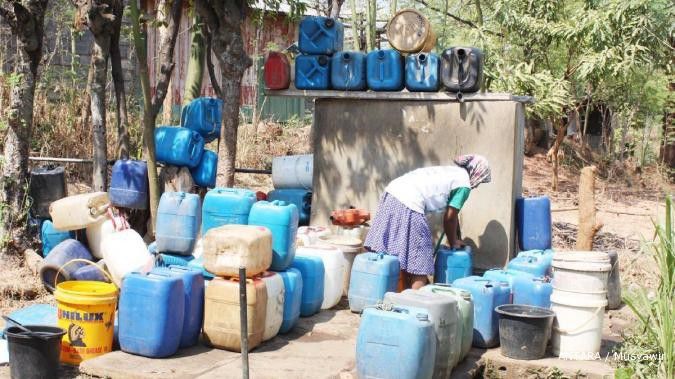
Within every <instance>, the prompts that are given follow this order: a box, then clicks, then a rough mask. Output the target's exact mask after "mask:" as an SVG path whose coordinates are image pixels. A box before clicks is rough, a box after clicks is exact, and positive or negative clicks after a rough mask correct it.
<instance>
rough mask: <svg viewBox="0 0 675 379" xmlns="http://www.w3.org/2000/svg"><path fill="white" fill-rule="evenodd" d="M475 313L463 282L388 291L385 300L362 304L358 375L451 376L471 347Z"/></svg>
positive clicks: (357, 351) (357, 353)
mask: <svg viewBox="0 0 675 379" xmlns="http://www.w3.org/2000/svg"><path fill="white" fill-rule="evenodd" d="M473 319H474V310H473V300H472V295H471V293H470V292H468V291H465V290H462V289H459V288H453V287H449V286H447V285H428V286H425V287H423V288H422V289H421V290H418V291H415V290H405V291H403V292H401V293H395V292H387V293H386V294H385V296H384V302H383V303H379V304H378V305H376V306H368V307H366V308H365V309H364V310H363V316H362V321H361V325H360V327H359V332H358V337H357V345H356V368H357V372H358V375H359V377H368V376H373V375H378V377H417V378H431V377H434V378H448V377H450V375H451V373H452V370H453V369H454V367H455V366H456V365H457V364H458V363H459V362H461V361H462V360H463V359H464V358H465V357H466V355H467V354H468V352H469V350H470V348H471V341H472V338H473V334H474V331H473V330H474V320H473ZM392 331H395V332H392ZM383 345H384V346H387V348H386V349H382V346H383ZM404 373H405V374H406V376H402V375H403V374H404Z"/></svg>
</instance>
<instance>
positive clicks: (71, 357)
mask: <svg viewBox="0 0 675 379" xmlns="http://www.w3.org/2000/svg"><path fill="white" fill-rule="evenodd" d="M71 262H72V261H71ZM68 263H70V262H68ZM68 263H67V264H68ZM64 266H65V265H64ZM104 273H105V271H104ZM105 274H106V276H107V273H105ZM57 276H58V274H57ZM117 293H118V291H117V287H116V286H115V285H114V284H111V283H104V282H92V281H68V282H62V283H59V284H57V285H56V291H55V292H54V297H55V298H56V301H57V309H58V313H57V319H58V326H59V327H61V328H63V329H64V330H65V331H66V334H65V335H64V336H63V340H62V341H61V362H63V363H67V364H71V365H79V364H80V363H81V362H82V361H85V360H87V359H91V358H94V357H97V356H99V355H102V354H105V353H108V352H110V351H112V345H113V332H114V323H115V308H116V307H117Z"/></svg>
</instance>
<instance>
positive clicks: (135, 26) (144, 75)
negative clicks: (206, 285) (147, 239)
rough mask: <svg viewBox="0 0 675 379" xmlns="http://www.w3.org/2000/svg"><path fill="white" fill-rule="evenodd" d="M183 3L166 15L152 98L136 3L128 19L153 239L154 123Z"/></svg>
mask: <svg viewBox="0 0 675 379" xmlns="http://www.w3.org/2000/svg"><path fill="white" fill-rule="evenodd" d="M182 5H183V2H182V0H174V1H173V2H172V4H171V8H170V10H169V12H167V13H166V22H167V24H168V26H167V29H168V32H167V33H166V35H164V38H162V39H161V41H160V42H159V62H160V68H159V72H158V78H157V81H156V86H155V89H156V90H155V96H154V98H153V97H152V94H151V91H150V74H149V72H148V53H147V44H146V41H147V37H146V36H147V34H146V31H145V24H143V25H141V22H142V21H141V12H140V10H139V7H138V3H137V0H131V1H130V2H129V13H130V16H131V25H132V36H133V41H134V47H135V48H136V55H137V58H138V66H139V70H138V71H139V76H140V80H141V90H142V92H143V156H144V157H145V159H146V161H147V162H148V184H149V195H150V218H151V220H150V225H149V230H148V233H150V234H151V235H154V231H155V223H156V221H157V207H158V206H159V197H160V195H161V194H160V192H159V179H158V175H157V160H156V156H155V121H156V120H157V115H158V114H159V111H160V109H161V106H162V102H163V101H164V98H165V97H166V93H167V89H168V86H169V78H170V77H171V73H172V71H173V68H174V62H173V51H174V47H175V46H176V38H177V37H178V26H179V25H180V18H181V14H182V13H181V8H182ZM158 6H159V7H160V8H162V9H166V7H167V3H166V0H162V1H160V3H159V5H158Z"/></svg>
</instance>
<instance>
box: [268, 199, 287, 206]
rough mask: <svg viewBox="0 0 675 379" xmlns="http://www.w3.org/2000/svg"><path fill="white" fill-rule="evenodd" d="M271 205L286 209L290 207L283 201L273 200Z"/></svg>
mask: <svg viewBox="0 0 675 379" xmlns="http://www.w3.org/2000/svg"><path fill="white" fill-rule="evenodd" d="M269 203H270V204H272V205H276V206H277V207H285V206H287V205H288V203H286V202H285V201H283V200H272V201H270V202H269Z"/></svg>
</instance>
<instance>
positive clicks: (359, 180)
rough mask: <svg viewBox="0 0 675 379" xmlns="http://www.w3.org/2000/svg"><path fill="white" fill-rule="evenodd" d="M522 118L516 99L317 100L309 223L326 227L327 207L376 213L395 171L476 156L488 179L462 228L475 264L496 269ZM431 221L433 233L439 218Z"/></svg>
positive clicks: (517, 169) (507, 248)
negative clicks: (482, 157)
mask: <svg viewBox="0 0 675 379" xmlns="http://www.w3.org/2000/svg"><path fill="white" fill-rule="evenodd" d="M524 121H525V116H524V109H523V104H521V103H519V102H516V101H508V100H506V101H496V100H483V101H473V102H465V103H457V102H448V101H431V100H429V101H418V100H407V101H405V100H390V99H380V98H376V99H360V98H345V99H330V98H320V99H317V100H316V102H315V112H314V125H313V130H312V133H313V143H312V146H313V150H314V180H313V182H314V188H313V190H314V191H313V192H314V193H313V198H312V219H311V223H312V224H316V225H321V224H327V223H328V222H329V221H328V220H329V216H330V211H331V210H333V209H336V208H345V207H348V206H356V207H359V208H366V209H368V210H370V211H371V212H373V213H376V211H377V205H378V202H379V199H380V196H381V195H382V192H383V190H384V188H385V187H386V185H387V184H388V183H389V182H390V181H391V180H392V179H394V178H396V177H398V176H399V175H402V174H404V173H406V172H408V171H410V170H412V169H415V168H419V167H425V166H434V165H447V164H451V163H452V159H453V158H454V157H455V156H456V155H458V154H467V153H476V154H483V155H485V156H486V157H487V158H488V160H489V161H490V164H491V166H492V182H491V183H489V184H486V185H482V186H481V187H479V188H478V189H476V190H475V191H472V193H471V196H470V198H469V200H468V201H467V203H466V205H465V207H464V209H462V212H461V213H460V222H461V229H462V234H463V235H464V237H465V240H467V242H468V243H469V244H470V245H471V246H472V247H473V248H474V252H475V254H474V266H475V267H476V268H478V269H488V268H493V267H501V266H503V265H505V264H506V262H507V261H508V259H509V257H510V256H511V255H512V254H513V251H514V248H515V222H514V220H515V199H516V197H518V196H520V195H521V185H522V168H523V138H524V134H523V127H524ZM432 226H436V228H435V229H436V231H437V233H438V230H439V229H440V226H441V223H440V222H438V220H436V222H433V223H432Z"/></svg>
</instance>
